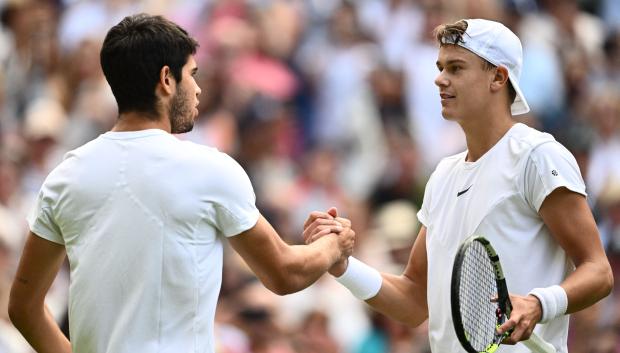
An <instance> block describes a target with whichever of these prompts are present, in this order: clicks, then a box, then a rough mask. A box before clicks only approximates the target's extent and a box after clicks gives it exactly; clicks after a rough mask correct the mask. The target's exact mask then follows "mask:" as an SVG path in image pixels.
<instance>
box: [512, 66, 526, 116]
mask: <svg viewBox="0 0 620 353" xmlns="http://www.w3.org/2000/svg"><path fill="white" fill-rule="evenodd" d="M508 78H509V79H510V83H511V84H512V87H513V88H514V89H515V92H517V96H516V97H515V100H514V102H512V104H511V105H510V113H512V115H520V114H525V113H527V112H529V111H530V106H529V105H528V104H527V101H526V100H525V96H524V95H523V92H522V91H521V87H519V83H518V80H515V79H514V78H513V77H512V75H508Z"/></svg>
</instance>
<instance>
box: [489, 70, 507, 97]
mask: <svg viewBox="0 0 620 353" xmlns="http://www.w3.org/2000/svg"><path fill="white" fill-rule="evenodd" d="M507 83H508V69H507V68H505V67H503V66H498V67H497V69H496V70H495V75H494V76H493V81H491V91H492V92H499V91H501V90H502V88H504V87H507Z"/></svg>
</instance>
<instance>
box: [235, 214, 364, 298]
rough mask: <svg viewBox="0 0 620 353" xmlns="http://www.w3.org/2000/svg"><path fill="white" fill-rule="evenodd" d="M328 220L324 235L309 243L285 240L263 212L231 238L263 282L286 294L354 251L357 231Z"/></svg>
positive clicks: (308, 281)
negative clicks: (249, 225) (287, 242)
mask: <svg viewBox="0 0 620 353" xmlns="http://www.w3.org/2000/svg"><path fill="white" fill-rule="evenodd" d="M326 223H327V224H325V225H322V226H320V229H319V231H323V234H325V236H324V237H322V238H321V239H319V240H317V241H316V242H314V243H312V244H310V245H293V246H290V245H288V244H286V243H285V242H284V241H283V240H282V239H281V238H280V236H279V235H278V234H277V233H276V231H275V230H274V229H273V227H272V226H271V224H269V222H267V220H266V219H265V218H263V217H262V216H260V217H259V219H258V222H257V223H256V225H255V226H254V227H253V228H251V229H249V230H247V231H245V232H243V233H241V234H239V235H236V236H234V237H231V238H230V239H229V240H230V244H231V245H232V247H233V248H234V249H235V251H237V252H238V253H239V255H241V257H242V258H243V259H244V260H245V262H246V263H247V264H248V266H250V268H251V269H252V271H254V273H255V274H256V276H257V277H258V278H259V279H260V280H261V282H262V283H263V284H264V285H265V286H266V287H267V288H269V289H270V290H271V291H273V292H274V293H276V294H279V295H284V294H289V293H293V292H296V291H299V290H301V289H304V288H306V287H308V286H309V285H311V284H312V283H314V282H315V281H316V280H317V279H319V277H321V276H322V275H323V274H324V273H325V272H326V271H327V270H328V269H329V268H330V267H331V266H332V265H333V264H334V263H335V262H337V261H338V260H340V259H341V258H343V257H346V256H349V254H351V252H352V251H353V242H354V238H355V232H353V231H352V230H351V229H350V228H344V229H343V228H342V226H340V225H339V224H338V223H337V222H335V221H333V220H331V222H326ZM336 232H339V233H340V234H336Z"/></svg>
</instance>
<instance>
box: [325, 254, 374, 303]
mask: <svg viewBox="0 0 620 353" xmlns="http://www.w3.org/2000/svg"><path fill="white" fill-rule="evenodd" d="M336 281H338V283H340V284H342V285H343V286H345V287H346V288H347V289H348V290H350V291H351V293H353V295H354V296H355V297H356V298H358V299H361V300H367V299H370V298H372V297H374V296H375V295H377V293H379V289H381V283H382V282H383V277H381V274H380V273H379V271H377V270H375V269H374V268H372V267H370V266H368V265H366V264H365V263H363V262H361V261H360V260H358V259H356V258H354V257H353V256H349V265H348V266H347V270H346V271H344V273H343V274H342V276H340V277H336Z"/></svg>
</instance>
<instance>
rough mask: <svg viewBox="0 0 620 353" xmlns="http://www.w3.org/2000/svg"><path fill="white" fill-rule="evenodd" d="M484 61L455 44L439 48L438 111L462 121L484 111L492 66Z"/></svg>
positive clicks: (447, 116)
mask: <svg viewBox="0 0 620 353" xmlns="http://www.w3.org/2000/svg"><path fill="white" fill-rule="evenodd" d="M484 63H485V62H484V61H483V60H482V59H481V58H480V57H479V56H477V55H476V54H474V53H472V52H470V51H469V50H467V49H464V48H462V47H460V46H457V45H450V44H448V45H443V46H441V47H440V48H439V55H438V59H437V68H438V69H439V75H438V76H437V78H435V84H436V85H437V86H438V87H439V95H440V99H441V115H443V117H444V118H445V119H448V120H454V121H461V120H463V119H468V118H469V117H470V116H476V115H477V114H479V113H481V112H483V111H484V107H485V102H487V101H488V99H490V98H491V95H490V90H489V87H490V84H491V82H492V81H493V77H494V73H495V71H494V70H485V69H484Z"/></svg>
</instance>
